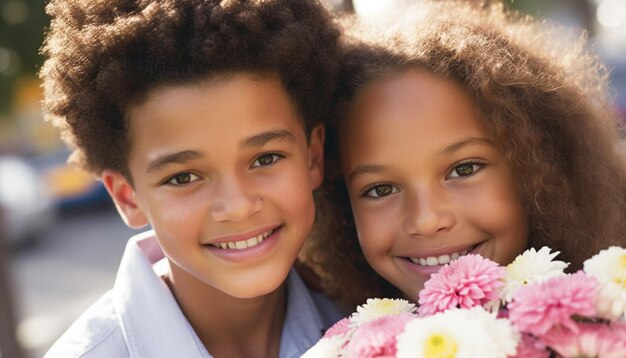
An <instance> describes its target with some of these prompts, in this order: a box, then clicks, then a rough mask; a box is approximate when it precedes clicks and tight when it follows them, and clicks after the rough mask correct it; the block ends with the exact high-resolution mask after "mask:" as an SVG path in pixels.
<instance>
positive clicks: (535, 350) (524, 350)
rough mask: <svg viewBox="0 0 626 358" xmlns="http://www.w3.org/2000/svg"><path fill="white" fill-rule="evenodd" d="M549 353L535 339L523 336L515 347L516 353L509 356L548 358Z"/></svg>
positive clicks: (541, 343)
mask: <svg viewBox="0 0 626 358" xmlns="http://www.w3.org/2000/svg"><path fill="white" fill-rule="evenodd" d="M548 357H550V352H549V351H548V349H547V348H546V345H545V344H544V343H543V342H541V341H539V340H538V339H537V338H535V337H533V336H531V335H529V334H523V335H522V339H521V341H520V343H519V345H518V346H517V353H515V355H513V356H511V358H548Z"/></svg>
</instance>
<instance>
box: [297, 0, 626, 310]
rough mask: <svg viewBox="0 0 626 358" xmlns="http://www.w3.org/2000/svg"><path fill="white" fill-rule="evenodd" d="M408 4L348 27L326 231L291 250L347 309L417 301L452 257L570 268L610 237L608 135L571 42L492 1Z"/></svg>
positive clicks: (618, 185) (625, 183)
mask: <svg viewBox="0 0 626 358" xmlns="http://www.w3.org/2000/svg"><path fill="white" fill-rule="evenodd" d="M420 6H421V7H420V11H419V12H414V13H412V14H414V15H411V16H406V17H405V18H404V20H405V21H404V22H403V23H401V24H399V25H398V28H397V29H395V31H390V32H388V34H383V33H382V32H380V31H375V30H374V31H370V32H369V33H366V32H365V31H364V30H363V28H361V27H359V28H357V27H354V25H353V27H352V29H353V30H355V31H354V33H355V34H356V33H358V34H359V35H358V38H355V36H353V37H352V40H353V41H352V44H351V45H349V46H348V47H347V51H346V54H345V61H344V64H343V74H342V77H341V78H340V81H339V82H340V83H341V84H342V85H343V88H342V89H341V94H340V96H339V100H338V104H337V114H336V116H335V120H334V121H333V122H331V123H329V124H328V125H327V127H328V128H327V130H328V138H327V143H328V145H329V148H327V153H328V162H329V167H328V168H327V172H328V178H327V179H328V180H327V182H326V184H325V187H324V188H323V191H322V192H321V193H320V195H319V196H320V198H319V199H320V200H319V208H320V210H322V212H323V213H324V214H325V216H326V217H327V218H329V219H328V221H327V222H326V227H327V228H328V230H329V231H328V233H326V234H323V233H322V234H321V235H317V237H316V238H315V239H314V240H310V241H309V243H308V247H307V248H306V250H305V251H304V253H303V257H304V258H305V260H306V261H307V262H308V263H309V264H310V265H312V266H313V267H314V268H315V269H316V270H317V272H319V273H320V275H321V276H322V278H323V279H324V281H325V284H326V288H327V290H328V291H329V293H330V294H332V295H335V296H336V297H338V298H339V299H340V300H341V301H342V302H343V303H344V304H345V305H346V308H347V309H351V310H353V309H354V306H355V305H357V304H361V303H363V302H364V301H365V299H366V298H367V297H373V296H379V297H380V296H387V297H390V296H391V297H394V296H396V297H398V296H404V297H408V298H409V299H410V300H412V301H414V302H417V297H418V292H419V290H421V289H422V288H423V285H424V282H425V281H426V280H427V279H428V278H429V276H430V275H431V274H432V273H434V272H436V271H437V270H438V269H439V268H440V267H441V266H442V265H444V264H446V263H448V262H450V261H451V260H454V259H456V258H457V257H458V256H461V255H465V254H467V253H477V254H480V255H482V256H484V257H486V258H489V259H491V260H493V261H496V262H498V263H499V264H502V265H506V264H508V263H510V262H511V261H512V260H513V259H514V258H515V257H516V256H517V255H518V254H520V253H522V252H523V251H524V250H525V249H527V248H528V247H536V248H539V247H541V246H544V245H546V246H549V247H551V248H553V249H555V250H558V251H561V255H560V256H559V259H561V260H564V261H568V262H570V263H571V265H570V269H572V270H575V269H578V268H581V266H582V261H583V260H584V259H585V258H588V257H589V256H590V255H591V254H592V253H595V252H597V251H599V250H600V249H602V248H606V247H608V246H609V245H611V244H617V245H623V244H624V236H625V235H626V168H625V165H624V157H623V154H622V153H623V152H622V151H621V149H620V145H621V143H620V135H619V132H618V130H617V127H616V124H617V123H616V122H615V118H616V116H615V115H614V113H613V111H612V110H611V107H610V104H609V100H608V99H607V72H606V69H605V68H604V67H603V66H602V65H601V64H600V63H599V62H598V61H597V59H596V58H595V57H594V56H592V55H591V54H589V53H588V52H586V51H585V49H584V45H585V44H584V39H580V40H579V41H578V42H575V43H573V44H572V42H571V41H570V42H569V43H567V42H568V38H565V37H563V36H559V35H558V33H556V32H555V30H554V29H552V28H550V27H548V26H547V25H539V24H538V23H536V22H534V21H533V20H532V19H529V18H526V17H521V16H519V15H516V14H514V13H511V12H508V11H506V10H505V9H504V8H503V6H502V5H483V6H481V7H477V6H472V5H469V4H464V3H459V2H438V3H433V4H427V5H420ZM405 14H406V12H405ZM418 14H419V15H418ZM412 16H422V17H420V18H416V17H412ZM407 24H410V26H407ZM559 39H560V40H563V42H558V41H557V40H559ZM337 217H341V218H342V220H336V218H337ZM318 234H320V233H318ZM357 237H358V240H357ZM359 244H360V247H359ZM329 253H330V254H329ZM368 263H369V265H370V266H371V268H373V270H374V271H375V272H376V273H374V272H373V271H372V270H371V269H370V268H369V267H368V265H367V264H368ZM383 279H384V280H383Z"/></svg>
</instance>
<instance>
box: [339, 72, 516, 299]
mask: <svg viewBox="0 0 626 358" xmlns="http://www.w3.org/2000/svg"><path fill="white" fill-rule="evenodd" d="M339 142H340V146H341V147H340V149H341V163H342V170H343V174H344V178H346V185H347V188H348V194H349V196H350V203H351V205H352V211H353V214H354V219H355V224H356V228H357V233H358V235H359V242H360V245H361V248H362V249H363V253H364V254H365V258H366V259H367V261H368V262H369V264H370V265H371V266H372V267H373V268H374V269H375V270H376V271H377V272H378V273H379V274H380V275H381V276H383V277H384V278H385V279H386V280H387V281H389V282H391V283H392V284H393V285H395V286H396V287H398V288H399V289H400V290H402V291H403V292H404V294H405V295H407V296H408V297H410V298H411V299H413V300H415V301H417V294H418V292H419V291H420V290H421V289H422V288H423V286H424V282H425V281H426V280H428V278H429V277H430V275H431V274H433V273H434V272H437V271H438V270H439V269H440V268H441V267H442V266H443V265H445V264H447V263H449V262H450V261H452V260H455V259H457V258H458V257H460V256H463V255H467V254H469V253H472V254H480V255H482V256H484V257H486V258H489V259H491V260H493V261H496V262H498V263H500V264H508V263H509V262H510V261H511V260H512V259H513V258H514V257H515V256H516V255H518V254H519V253H521V252H522V251H523V250H524V249H525V248H526V245H527V240H528V227H527V220H526V214H525V211H524V210H523V208H522V205H521V199H520V198H519V194H518V191H517V188H516V185H515V183H514V180H513V178H512V176H511V172H510V168H509V165H508V163H507V161H506V159H505V158H504V155H503V154H502V152H501V150H500V149H499V148H498V147H497V145H496V144H495V143H493V142H492V140H491V138H490V136H489V134H488V133H487V132H486V131H485V130H484V129H483V127H482V125H481V122H480V120H479V114H478V112H477V110H476V109H475V107H474V106H473V103H472V100H471V99H470V98H469V97H468V95H467V94H466V93H465V92H464V91H463V89H462V88H461V87H460V86H459V85H457V84H456V83H455V82H453V81H451V80H444V79H441V78H438V77H436V76H434V75H431V74H429V73H426V72H424V71H420V70H417V69H415V70H409V71H406V72H403V73H401V74H399V75H398V76H395V77H390V78H388V79H385V80H380V81H377V82H373V83H372V84H370V85H368V86H367V87H365V88H364V89H363V90H362V91H361V92H360V93H359V94H358V95H357V98H356V100H355V102H354V106H353V107H352V111H351V112H350V113H348V116H347V118H346V120H345V121H344V123H343V124H342V126H341V127H340V141H339Z"/></svg>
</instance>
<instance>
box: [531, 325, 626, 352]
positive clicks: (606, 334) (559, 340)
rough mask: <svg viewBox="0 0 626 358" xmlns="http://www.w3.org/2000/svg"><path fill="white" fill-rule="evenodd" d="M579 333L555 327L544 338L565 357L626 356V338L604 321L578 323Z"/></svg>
mask: <svg viewBox="0 0 626 358" xmlns="http://www.w3.org/2000/svg"><path fill="white" fill-rule="evenodd" d="M577 326H578V327H577V333H574V331H573V330H569V329H554V330H552V331H550V333H548V334H547V335H546V336H545V337H544V338H543V339H544V341H545V342H546V343H547V344H548V345H549V346H550V348H552V349H553V350H554V351H555V352H557V353H558V354H559V355H561V356H563V357H602V358H623V357H626V340H624V337H623V335H622V334H621V333H620V332H619V329H613V328H612V327H611V326H609V325H606V324H602V323H578V324H577Z"/></svg>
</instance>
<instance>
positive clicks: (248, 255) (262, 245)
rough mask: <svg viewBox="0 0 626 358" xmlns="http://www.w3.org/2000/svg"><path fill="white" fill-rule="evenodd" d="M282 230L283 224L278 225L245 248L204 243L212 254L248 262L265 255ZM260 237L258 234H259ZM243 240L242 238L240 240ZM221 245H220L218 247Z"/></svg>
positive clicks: (234, 260) (275, 243) (228, 259)
mask: <svg viewBox="0 0 626 358" xmlns="http://www.w3.org/2000/svg"><path fill="white" fill-rule="evenodd" d="M281 232H282V226H278V227H276V228H274V229H272V230H270V231H269V232H268V235H267V236H266V237H265V238H263V239H262V240H261V242H257V243H256V244H254V245H250V246H247V247H245V248H243V247H240V248H232V249H231V248H228V247H227V248H225V249H224V248H222V246H221V245H220V244H217V245H216V244H205V245H202V246H203V247H204V248H205V249H206V250H208V251H210V252H211V253H212V254H214V255H216V256H219V257H221V258H223V259H225V260H227V261H232V262H246V261H249V260H253V259H256V258H258V257H260V256H263V255H265V254H267V253H269V252H270V251H272V249H273V248H274V247H275V246H276V245H277V243H278V240H279V238H280V233H281ZM257 237H258V235H257ZM240 241H241V240H240ZM218 246H219V247H218Z"/></svg>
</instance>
